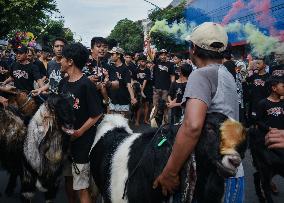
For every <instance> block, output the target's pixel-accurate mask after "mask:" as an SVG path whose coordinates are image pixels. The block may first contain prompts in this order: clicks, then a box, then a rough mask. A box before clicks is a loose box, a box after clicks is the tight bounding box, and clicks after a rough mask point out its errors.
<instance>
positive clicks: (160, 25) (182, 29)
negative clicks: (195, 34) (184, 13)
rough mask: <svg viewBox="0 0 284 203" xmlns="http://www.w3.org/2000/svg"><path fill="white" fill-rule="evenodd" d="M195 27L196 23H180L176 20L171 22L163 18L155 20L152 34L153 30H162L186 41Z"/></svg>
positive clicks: (179, 39)
mask: <svg viewBox="0 0 284 203" xmlns="http://www.w3.org/2000/svg"><path fill="white" fill-rule="evenodd" d="M194 27H196V24H195V23H190V24H188V23H186V22H185V21H182V22H180V23H177V22H174V23H172V24H169V23H168V22H167V21H166V20H161V21H156V22H155V24H154V26H153V27H152V28H151V30H150V35H151V33H152V32H161V33H163V34H166V35H170V36H173V37H174V38H175V39H176V40H178V41H185V40H186V39H187V37H188V35H190V33H191V32H192V30H193V28H194Z"/></svg>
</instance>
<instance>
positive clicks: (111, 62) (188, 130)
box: [0, 23, 284, 202]
mask: <svg viewBox="0 0 284 203" xmlns="http://www.w3.org/2000/svg"><path fill="white" fill-rule="evenodd" d="M204 29H205V30H211V33H212V36H213V38H214V37H215V38H214V40H215V41H214V40H213V41H210V40H207V38H208V34H207V33H208V32H204ZM212 36H211V37H212ZM226 36H227V34H226V33H225V31H223V30H221V28H219V25H217V24H213V23H207V24H206V23H205V24H203V25H201V26H200V27H198V28H197V29H195V31H194V32H193V33H192V35H191V37H190V51H189V54H188V53H187V56H186V55H183V54H180V53H169V52H168V51H167V50H166V49H161V50H160V51H158V52H153V51H152V49H151V47H150V45H151V39H150V38H148V39H147V40H146V41H147V42H146V43H147V53H126V52H124V50H123V49H122V48H120V47H110V46H109V43H108V41H107V40H106V39H105V38H103V37H94V38H93V39H92V40H91V43H90V45H91V48H90V50H88V49H87V48H86V47H84V46H83V45H82V44H80V43H72V44H68V43H67V42H66V40H65V39H63V38H56V39H55V40H54V41H53V42H52V48H53V53H50V51H49V50H48V49H43V50H34V49H33V48H32V47H26V46H24V45H22V46H21V47H19V48H17V49H15V50H9V49H5V50H3V51H2V52H1V55H0V82H1V86H0V95H1V96H0V103H1V104H2V105H3V106H7V105H8V102H9V100H8V99H9V92H11V91H13V90H14V89H18V90H22V91H26V92H31V93H32V94H33V96H34V97H37V96H39V97H41V98H44V99H45V98H47V97H48V94H50V93H71V95H72V97H73V99H74V103H73V108H74V112H75V121H74V131H72V132H70V131H68V132H67V133H68V134H70V135H72V136H74V137H76V138H77V139H75V141H73V142H72V145H71V156H70V157H72V159H71V160H70V161H69V163H68V164H66V165H67V167H66V169H65V170H64V173H65V175H66V192H67V197H68V199H69V202H72V201H73V199H74V198H73V197H74V191H73V190H77V191H79V197H80V200H81V202H88V201H89V200H90V194H89V192H88V190H87V189H88V188H89V177H90V166H89V163H88V162H89V161H88V153H89V150H90V147H91V145H92V140H93V134H94V132H95V130H96V126H97V124H98V123H99V121H100V120H101V119H102V117H103V114H105V113H118V114H123V115H124V116H125V117H129V114H130V112H131V109H132V108H131V107H132V106H135V105H137V106H138V110H137V112H135V116H134V118H133V119H134V121H133V122H134V124H135V126H136V127H138V126H139V125H140V124H141V117H142V116H143V118H142V120H143V123H145V124H149V120H150V109H152V108H153V107H154V106H157V105H158V101H159V99H163V100H165V101H166V103H167V108H166V109H165V111H164V121H163V122H164V123H178V122H181V121H182V120H181V119H182V118H183V124H182V126H181V128H180V130H179V132H178V134H177V139H176V143H175V145H174V146H173V152H172V155H171V157H170V159H169V161H168V164H167V165H166V167H165V169H164V170H163V173H162V174H161V175H160V176H159V177H158V178H157V179H156V181H155V183H154V186H155V187H157V186H161V187H162V188H163V192H164V193H165V194H167V193H168V192H172V191H173V190H174V188H175V187H176V186H177V185H178V182H179V181H178V179H179V177H178V172H179V171H180V169H181V167H182V164H183V163H184V161H185V160H186V159H187V157H188V156H189V154H191V152H192V151H193V150H194V146H195V145H196V143H197V142H198V138H199V135H200V132H201V130H202V125H203V122H204V119H205V116H206V113H207V112H221V113H224V114H225V115H227V116H229V117H231V118H234V119H235V120H239V119H240V121H241V122H242V123H243V124H244V125H245V126H246V127H248V128H253V129H255V128H258V129H261V130H262V129H263V131H265V132H266V131H267V133H266V134H267V135H266V139H265V142H266V144H267V145H268V147H269V148H284V100H283V96H284V51H283V50H282V51H283V52H275V53H274V59H273V60H270V62H268V61H267V57H266V56H258V57H254V58H253V60H252V59H250V60H247V61H246V60H241V59H236V58H235V57H234V56H233V55H232V52H231V49H230V46H227V45H228V42H227V37H226ZM189 55H190V56H191V57H189ZM134 83H139V86H140V92H139V93H140V94H141V95H142V97H141V98H138V97H137V92H135V90H134V88H133V84H134ZM235 92H236V93H237V94H235ZM37 101H38V102H39V103H41V102H42V100H37ZM154 114H155V112H154ZM83 146H84V147H83ZM74 163H75V165H76V168H77V169H79V171H80V173H79V174H78V173H76V170H75V169H76V168H74V167H72V166H73V165H74ZM72 164H73V165H72ZM71 168H72V169H71ZM243 177H244V172H243V168H242V165H240V166H239V170H238V174H237V175H236V177H235V178H236V179H237V181H240V182H242V183H243ZM72 184H73V189H72ZM243 189H244V188H243V187H240V188H239V190H240V191H241V190H243ZM274 189H275V190H277V188H274ZM229 193H230V191H229V190H228V191H227V190H226V194H227V196H226V195H225V197H226V198H228V199H227V200H225V201H226V202H233V200H231V199H230V198H232V197H230V195H229ZM239 194H243V192H239ZM236 202H237V201H236ZM238 202H243V197H240V198H239V200H238Z"/></svg>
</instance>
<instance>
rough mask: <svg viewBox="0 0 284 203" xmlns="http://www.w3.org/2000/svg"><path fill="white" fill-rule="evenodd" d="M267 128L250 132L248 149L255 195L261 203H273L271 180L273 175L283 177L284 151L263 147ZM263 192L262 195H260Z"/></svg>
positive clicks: (263, 127)
mask: <svg viewBox="0 0 284 203" xmlns="http://www.w3.org/2000/svg"><path fill="white" fill-rule="evenodd" d="M268 130H269V129H268V127H265V126H262V127H260V128H258V129H251V130H250V133H249V135H250V149H251V154H252V158H253V163H254V166H255V168H256V170H257V172H256V173H255V174H254V184H255V190H256V194H257V196H258V199H259V201H260V202H261V203H264V202H268V203H273V199H272V191H271V180H272V178H273V177H274V176H275V175H280V176H282V177H284V149H268V148H267V146H265V135H266V133H267V132H268ZM262 191H263V193H262Z"/></svg>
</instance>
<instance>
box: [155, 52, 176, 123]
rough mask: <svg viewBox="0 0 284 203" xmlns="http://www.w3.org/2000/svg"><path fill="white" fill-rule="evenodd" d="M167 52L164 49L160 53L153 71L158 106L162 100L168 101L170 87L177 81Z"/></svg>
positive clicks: (166, 119)
mask: <svg viewBox="0 0 284 203" xmlns="http://www.w3.org/2000/svg"><path fill="white" fill-rule="evenodd" d="M167 53H168V52H167V50H165V49H162V50H161V51H160V52H158V57H159V59H157V60H156V62H155V66H154V69H153V74H154V93H153V105H154V106H157V105H158V101H159V99H160V98H162V99H163V100H165V101H167V96H168V92H169V89H170V85H171V83H172V82H174V81H175V72H174V66H173V64H172V63H170V62H169V61H167ZM164 115H165V122H168V118H167V110H165V114H164Z"/></svg>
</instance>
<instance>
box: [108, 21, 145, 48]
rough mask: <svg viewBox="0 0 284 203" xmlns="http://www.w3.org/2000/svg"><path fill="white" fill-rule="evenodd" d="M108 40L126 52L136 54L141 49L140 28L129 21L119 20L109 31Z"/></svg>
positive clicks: (141, 37)
mask: <svg viewBox="0 0 284 203" xmlns="http://www.w3.org/2000/svg"><path fill="white" fill-rule="evenodd" d="M108 39H109V40H115V41H116V42H117V43H119V46H120V47H121V48H123V49H124V50H125V51H126V52H136V51H139V50H142V49H143V43H144V39H143V30H142V27H141V26H140V25H139V24H138V23H136V22H133V21H131V20H128V19H123V20H120V21H119V22H118V23H117V24H116V26H115V27H114V29H113V30H112V31H111V33H110V35H109V37H108Z"/></svg>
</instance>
